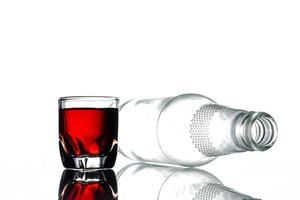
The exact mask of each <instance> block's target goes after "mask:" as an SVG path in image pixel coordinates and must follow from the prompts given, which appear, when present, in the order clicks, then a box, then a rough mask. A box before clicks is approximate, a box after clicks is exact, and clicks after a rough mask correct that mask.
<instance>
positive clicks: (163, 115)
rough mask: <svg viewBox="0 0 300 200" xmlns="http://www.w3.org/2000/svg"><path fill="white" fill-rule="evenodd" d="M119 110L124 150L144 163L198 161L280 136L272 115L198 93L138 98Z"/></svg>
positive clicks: (259, 146) (268, 143)
mask: <svg viewBox="0 0 300 200" xmlns="http://www.w3.org/2000/svg"><path fill="white" fill-rule="evenodd" d="M120 109H121V111H120V124H119V125H120V129H119V147H120V148H119V151H120V153H121V154H123V155H125V156H127V157H129V158H131V159H134V160H139V161H144V162H145V161H146V162H156V163H166V164H176V165H183V166H190V167H191V166H199V165H203V164H206V163H208V162H210V161H212V160H214V159H215V158H216V157H218V156H222V155H226V154H231V153H236V152H244V151H265V150H267V149H269V148H270V147H272V146H273V144H274V143H275V141H276V138H277V125H276V122H275V121H274V119H273V118H272V117H271V116H270V115H269V114H267V113H264V112H248V111H245V110H240V109H233V108H229V107H226V106H222V105H219V104H217V103H215V102H214V101H213V100H211V99H209V98H207V97H205V96H202V95H199V94H183V95H179V96H175V97H166V98H157V99H134V100H130V101H128V102H125V103H124V104H123V105H121V108H120Z"/></svg>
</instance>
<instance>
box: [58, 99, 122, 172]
mask: <svg viewBox="0 0 300 200" xmlns="http://www.w3.org/2000/svg"><path fill="white" fill-rule="evenodd" d="M58 102H59V149H60V155H61V160H62V163H63V165H64V167H65V168H75V169H90V168H112V167H113V166H114V164H115V161H116V157H117V152H118V115H119V114H118V112H119V111H118V104H119V100H118V98H116V97H104V96H69V97H61V98H60V99H59V101H58Z"/></svg>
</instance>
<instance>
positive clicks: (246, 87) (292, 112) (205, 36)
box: [0, 0, 300, 200]
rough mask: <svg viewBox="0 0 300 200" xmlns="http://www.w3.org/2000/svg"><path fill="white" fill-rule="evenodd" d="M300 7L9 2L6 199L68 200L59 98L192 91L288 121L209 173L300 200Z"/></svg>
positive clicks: (1, 58) (0, 68)
mask: <svg viewBox="0 0 300 200" xmlns="http://www.w3.org/2000/svg"><path fill="white" fill-rule="evenodd" d="M299 10H300V3H299V1H296V0H295V1H292V0H285V1H283V0H281V1H278V0H272V1H271V0H252V1H244V0H242V1H241V0H229V1H227V0H226V1H224V0H222V1H199V0H197V1H191V0H187V1H183V0H182V1H178V0H172V1H167V0H159V1H158V0H151V1H148V0H138V1H94V0H89V1H77V0H70V1H69V0H59V1H58V0H51V1H50V0H49V1H45V0H35V1H34V0H26V1H24V0H22V1H21V0H20V1H16V0H9V1H8V0H2V1H0V92H1V93H0V95H1V98H0V103H1V104H0V106H1V109H0V134H1V137H0V152H1V159H0V169H1V180H0V185H1V187H0V193H1V199H16V200H21V199H32V200H33V199H43V200H45V199H46V200H48V199H49V200H50V199H52V200H53V199H57V195H58V194H57V190H58V184H59V180H60V176H61V173H62V170H63V167H62V165H61V161H60V157H59V152H58V112H57V99H58V98H59V97H60V96H67V95H113V96H118V97H120V98H121V99H122V100H126V99H128V98H132V97H139V96H145V95H147V96H153V97H157V96H169V95H176V94H181V93H187V92H194V93H200V94H204V95H206V96H208V97H211V98H212V99H214V100H215V101H217V102H218V103H220V104H223V105H228V106H231V107H235V108H242V109H247V110H261V111H265V112H269V113H270V114H272V115H273V116H274V118H275V119H276V120H277V123H278V126H279V138H278V141H277V143H276V145H275V146H274V147H273V148H272V149H270V150H269V151H266V152H263V153H261V152H253V153H241V154H235V155H231V156H225V157H220V158H218V159H217V160H216V161H214V162H212V163H210V164H208V165H206V166H203V167H202V168H203V169H205V170H207V171H209V172H210V173H212V174H214V175H215V176H217V177H218V178H219V179H220V180H221V181H222V182H223V183H224V184H225V185H226V186H229V187H232V188H234V189H236V190H239V191H241V192H243V193H246V194H249V195H251V196H254V197H258V198H262V199H267V200H277V199H278V200H280V199H297V198H298V197H299V194H298V193H299V192H298V191H299V179H300V175H299V174H300V173H299V167H300V162H299V161H300V157H299V144H300V142H299V141H300V134H299V124H300V121H299V120H300V119H299V112H300V109H299V101H300V95H299V85H300V80H299V75H300V74H299V70H298V69H299V67H300V12H299ZM137 142H139V141H137ZM120 163H122V159H121V156H119V160H118V165H120ZM141 187H142V186H141Z"/></svg>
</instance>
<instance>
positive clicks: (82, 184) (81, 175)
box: [59, 170, 118, 200]
mask: <svg viewBox="0 0 300 200" xmlns="http://www.w3.org/2000/svg"><path fill="white" fill-rule="evenodd" d="M97 199H105V200H117V199H118V195H117V182H116V176H115V173H114V172H113V171H112V170H84V171H77V170H65V171H64V172H63V174H62V178H61V182H60V186H59V200H97Z"/></svg>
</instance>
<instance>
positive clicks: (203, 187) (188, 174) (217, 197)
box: [117, 164, 257, 200]
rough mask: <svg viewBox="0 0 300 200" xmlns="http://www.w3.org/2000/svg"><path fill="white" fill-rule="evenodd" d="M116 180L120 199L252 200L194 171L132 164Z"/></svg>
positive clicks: (253, 199) (201, 172)
mask: <svg viewBox="0 0 300 200" xmlns="http://www.w3.org/2000/svg"><path fill="white" fill-rule="evenodd" d="M117 180H118V186H119V200H140V199H143V200H255V198H252V197H250V196H248V195H245V194H242V193H239V192H237V191H235V190H233V189H231V188H228V187H226V186H224V185H223V184H222V182H221V181H220V180H218V179H217V178H216V177H215V176H214V175H212V174H210V173H208V172H206V171H203V170H200V169H197V168H175V167H167V166H157V165H149V164H133V165H129V166H127V167H125V168H123V169H121V170H120V171H119V172H118V173H117ZM256 200H257V199H256Z"/></svg>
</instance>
